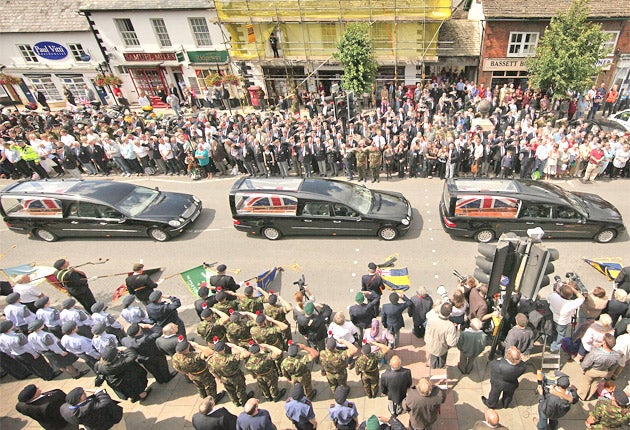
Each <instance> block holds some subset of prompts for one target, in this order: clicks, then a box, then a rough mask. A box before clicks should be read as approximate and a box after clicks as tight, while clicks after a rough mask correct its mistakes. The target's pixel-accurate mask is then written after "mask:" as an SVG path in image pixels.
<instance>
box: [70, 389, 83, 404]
mask: <svg viewBox="0 0 630 430" xmlns="http://www.w3.org/2000/svg"><path fill="white" fill-rule="evenodd" d="M83 393H85V391H83V388H81V387H77V388H73V389H72V390H70V392H69V393H68V394H67V395H66V403H68V404H69V405H71V406H76V405H77V404H78V403H79V402H80V401H81V398H82V397H83Z"/></svg>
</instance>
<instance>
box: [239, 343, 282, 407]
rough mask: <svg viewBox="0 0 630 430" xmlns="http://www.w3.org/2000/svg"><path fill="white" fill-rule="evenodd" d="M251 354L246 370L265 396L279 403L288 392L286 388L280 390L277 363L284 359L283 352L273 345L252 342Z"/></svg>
mask: <svg viewBox="0 0 630 430" xmlns="http://www.w3.org/2000/svg"><path fill="white" fill-rule="evenodd" d="M249 353H250V354H251V355H250V356H249V358H248V359H247V361H246V362H245V368H246V369H247V370H248V371H249V372H250V373H251V374H252V376H253V377H254V378H255V379H256V382H257V383H258V386H259V387H260V391H262V393H263V396H265V398H266V399H267V400H272V401H274V402H277V401H278V400H280V399H281V398H282V397H283V396H284V394H285V393H286V392H287V390H286V389H285V388H283V389H282V390H278V370H277V368H276V361H277V360H280V359H282V350H281V349H279V348H276V347H275V346H272V345H266V344H264V343H261V344H257V343H254V342H252V344H251V346H250V347H249Z"/></svg>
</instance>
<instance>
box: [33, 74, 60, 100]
mask: <svg viewBox="0 0 630 430" xmlns="http://www.w3.org/2000/svg"><path fill="white" fill-rule="evenodd" d="M27 77H29V76H28V75H27ZM29 78H30V80H31V86H32V87H33V88H35V89H37V90H39V91H41V92H42V93H44V95H45V96H46V100H48V101H49V102H57V101H61V100H63V99H62V97H61V94H60V93H59V90H58V89H57V87H56V86H55V84H54V83H53V81H52V78H51V77H50V76H42V77H37V78H35V77H29Z"/></svg>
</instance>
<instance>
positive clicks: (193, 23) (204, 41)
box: [188, 18, 212, 46]
mask: <svg viewBox="0 0 630 430" xmlns="http://www.w3.org/2000/svg"><path fill="white" fill-rule="evenodd" d="M188 21H189V22H190V28H191V29H192V32H193V36H195V43H196V44H197V46H209V45H212V40H210V30H209V29H208V23H207V22H206V19H205V18H188Z"/></svg>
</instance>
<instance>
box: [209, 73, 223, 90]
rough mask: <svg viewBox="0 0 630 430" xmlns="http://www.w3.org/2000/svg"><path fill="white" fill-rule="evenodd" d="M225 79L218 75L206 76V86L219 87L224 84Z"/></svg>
mask: <svg viewBox="0 0 630 430" xmlns="http://www.w3.org/2000/svg"><path fill="white" fill-rule="evenodd" d="M223 79H224V77H223V76H221V75H219V74H218V73H212V74H210V75H208V76H206V79H205V82H206V85H208V86H211V87H218V86H219V85H221V84H222V83H223V82H224V80H223Z"/></svg>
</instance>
